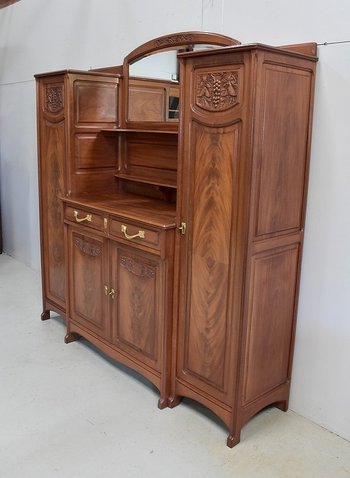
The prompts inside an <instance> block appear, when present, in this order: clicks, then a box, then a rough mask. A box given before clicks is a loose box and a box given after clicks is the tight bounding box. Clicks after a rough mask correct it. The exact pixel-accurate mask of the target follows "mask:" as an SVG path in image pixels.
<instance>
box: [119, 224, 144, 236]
mask: <svg viewBox="0 0 350 478" xmlns="http://www.w3.org/2000/svg"><path fill="white" fill-rule="evenodd" d="M121 230H122V232H123V233H124V236H125V237H126V239H135V238H136V237H140V238H141V239H144V238H145V231H139V232H138V233H137V234H134V235H133V236H130V235H129V234H128V232H127V231H128V227H127V226H124V225H122V226H121Z"/></svg>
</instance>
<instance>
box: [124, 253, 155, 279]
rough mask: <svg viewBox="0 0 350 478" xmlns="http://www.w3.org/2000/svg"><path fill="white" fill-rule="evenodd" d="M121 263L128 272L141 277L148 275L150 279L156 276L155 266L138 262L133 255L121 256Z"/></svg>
mask: <svg viewBox="0 0 350 478" xmlns="http://www.w3.org/2000/svg"><path fill="white" fill-rule="evenodd" d="M120 265H121V266H122V267H125V269H126V270H127V271H128V272H131V274H135V275H137V276H139V277H147V278H148V279H153V277H154V276H155V268H154V267H151V266H149V265H148V264H144V263H142V262H137V261H135V260H133V259H131V257H126V256H121V257H120Z"/></svg>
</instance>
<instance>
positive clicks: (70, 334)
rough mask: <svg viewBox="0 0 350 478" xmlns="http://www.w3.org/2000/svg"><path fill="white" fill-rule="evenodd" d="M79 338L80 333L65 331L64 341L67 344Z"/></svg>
mask: <svg viewBox="0 0 350 478" xmlns="http://www.w3.org/2000/svg"><path fill="white" fill-rule="evenodd" d="M79 339H80V335H79V334H76V333H75V332H67V334H66V336H65V338H64V341H65V343H66V344H69V343H70V342H75V341H76V340H79Z"/></svg>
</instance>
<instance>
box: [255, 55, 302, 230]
mask: <svg viewBox="0 0 350 478" xmlns="http://www.w3.org/2000/svg"><path fill="white" fill-rule="evenodd" d="M263 77H264V81H263V92H262V111H261V121H262V124H261V126H260V131H261V132H262V138H261V141H262V143H261V172H260V184H259V196H258V204H257V218H256V235H257V236H259V235H263V234H271V233H277V232H280V231H286V230H289V229H293V228H300V227H301V219H302V205H303V190H304V181H305V165H306V156H307V140H308V127H309V108H310V96H311V75H310V73H309V72H306V71H303V70H296V69H292V68H289V67H283V66H276V65H269V64H267V65H264V73H263Z"/></svg>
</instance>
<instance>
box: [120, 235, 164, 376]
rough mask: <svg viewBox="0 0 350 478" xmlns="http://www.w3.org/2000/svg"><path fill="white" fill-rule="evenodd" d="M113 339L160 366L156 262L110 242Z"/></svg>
mask: <svg viewBox="0 0 350 478" xmlns="http://www.w3.org/2000/svg"><path fill="white" fill-rule="evenodd" d="M111 258H112V260H111V283H112V284H113V285H114V287H115V289H116V290H118V295H117V297H116V300H114V303H113V305H112V307H113V310H112V324H113V325H112V327H113V343H114V344H115V345H117V346H118V347H120V348H121V349H123V350H125V351H126V352H128V353H130V354H131V355H133V356H134V357H136V358H137V359H139V360H141V361H142V362H144V363H146V364H147V365H150V366H153V367H154V368H156V369H157V370H159V363H158V362H159V356H158V355H159V350H158V342H159V332H160V324H159V317H160V315H159V300H158V290H159V284H158V269H159V266H158V262H157V261H156V260H150V259H149V257H147V255H145V256H144V255H142V253H140V252H139V253H137V252H134V251H130V250H128V249H124V248H121V247H119V246H118V245H117V243H114V242H111Z"/></svg>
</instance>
